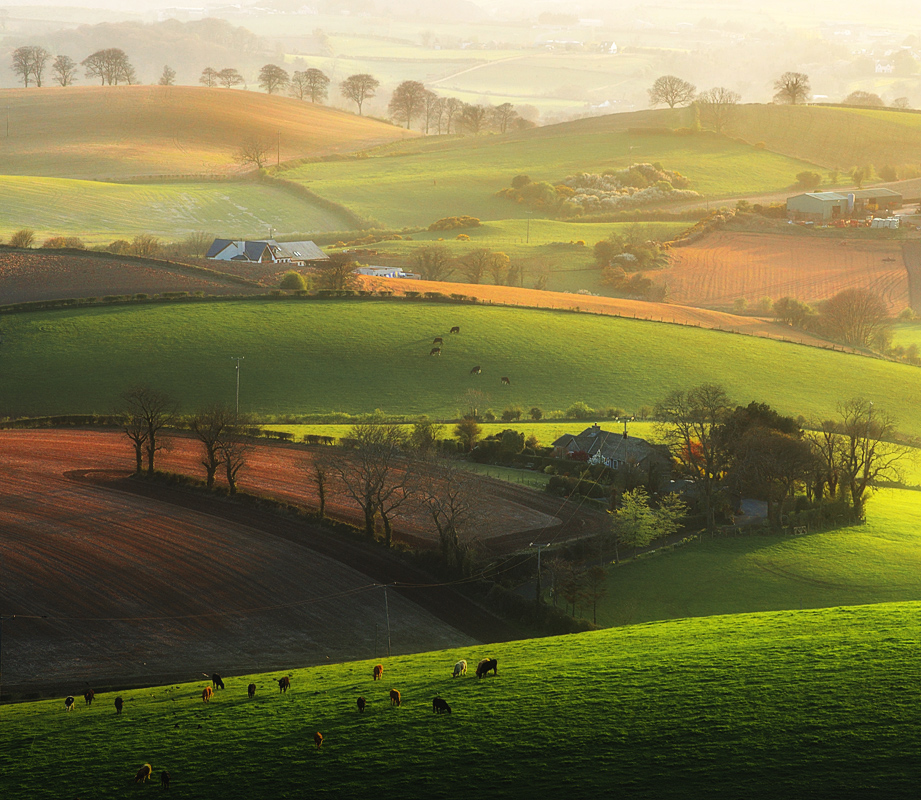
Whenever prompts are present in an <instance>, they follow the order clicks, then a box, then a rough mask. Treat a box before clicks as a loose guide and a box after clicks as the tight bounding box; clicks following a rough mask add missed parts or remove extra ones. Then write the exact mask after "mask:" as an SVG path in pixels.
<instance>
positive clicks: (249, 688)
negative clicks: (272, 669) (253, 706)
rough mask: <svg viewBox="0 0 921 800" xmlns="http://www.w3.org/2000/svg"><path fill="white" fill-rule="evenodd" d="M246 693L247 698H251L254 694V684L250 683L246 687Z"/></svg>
mask: <svg viewBox="0 0 921 800" xmlns="http://www.w3.org/2000/svg"><path fill="white" fill-rule="evenodd" d="M246 693H247V694H248V695H249V699H250V700H252V699H253V698H254V697H255V696H256V684H255V683H251V684H250V685H249V686H247V687H246Z"/></svg>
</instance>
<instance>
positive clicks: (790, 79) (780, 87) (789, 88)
mask: <svg viewBox="0 0 921 800" xmlns="http://www.w3.org/2000/svg"><path fill="white" fill-rule="evenodd" d="M811 91H812V89H811V88H810V86H809V76H808V75H804V74H803V73H802V72H785V73H784V74H783V75H781V76H780V77H779V78H778V79H777V80H776V81H774V102H775V103H789V104H790V105H796V104H797V103H805V102H806V101H807V100H809V93H810V92H811Z"/></svg>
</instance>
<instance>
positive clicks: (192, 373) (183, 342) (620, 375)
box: [0, 299, 921, 433]
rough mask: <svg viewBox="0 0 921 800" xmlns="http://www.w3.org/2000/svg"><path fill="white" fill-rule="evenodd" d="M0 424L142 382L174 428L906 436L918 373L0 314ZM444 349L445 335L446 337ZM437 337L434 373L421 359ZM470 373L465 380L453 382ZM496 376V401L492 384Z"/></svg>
mask: <svg viewBox="0 0 921 800" xmlns="http://www.w3.org/2000/svg"><path fill="white" fill-rule="evenodd" d="M2 323H3V333H4V342H3V349H2V351H0V367H2V370H3V374H4V380H3V382H2V384H0V413H2V414H4V415H7V414H19V415H38V414H57V413H92V412H99V413H106V412H109V411H110V410H111V409H112V407H113V405H114V404H115V403H116V402H117V398H118V395H119V394H120V393H121V392H122V391H124V390H125V389H126V388H127V387H130V386H132V385H134V384H137V383H139V382H145V383H148V384H150V385H152V386H155V387H156V388H158V389H160V390H162V391H165V392H167V393H168V394H170V395H172V396H174V397H175V398H176V399H177V400H179V401H180V402H181V404H182V406H183V408H184V409H185V410H186V411H193V410H195V409H197V408H200V407H203V406H204V405H206V404H208V403H212V402H216V401H221V402H225V403H230V402H233V400H234V392H235V371H234V365H235V362H233V361H232V360H231V357H232V356H244V357H245V361H244V362H243V363H242V367H241V387H240V408H241V410H243V411H247V412H252V413H255V414H321V413H328V412H343V411H344V412H347V413H352V414H356V413H370V412H373V411H374V410H375V409H377V408H380V409H382V410H384V411H385V412H388V413H394V414H428V415H430V416H434V417H451V418H455V417H458V416H460V415H461V413H463V412H464V411H465V410H466V409H467V408H468V407H469V406H468V403H469V400H468V399H467V398H466V393H467V391H468V390H469V389H477V390H480V391H481V392H483V397H482V398H481V399H480V401H479V402H480V405H481V406H491V407H493V408H495V409H497V410H501V409H503V408H505V407H506V406H508V405H513V404H517V405H519V406H521V407H522V408H523V409H528V408H530V407H531V406H532V405H536V406H540V407H541V408H544V409H565V408H568V407H569V405H570V404H572V403H573V402H575V401H577V400H583V401H585V402H587V403H588V404H589V405H591V406H592V407H596V408H597V407H608V406H619V407H621V408H623V409H625V410H627V411H628V412H633V411H635V410H636V409H637V408H639V407H640V406H642V405H653V404H654V403H655V402H656V401H657V400H658V399H660V398H661V397H662V396H663V395H664V394H666V393H667V392H668V391H670V390H672V389H677V388H686V387H689V386H693V385H696V384H698V383H700V382H703V381H713V382H718V383H722V384H724V385H725V386H726V388H727V390H728V391H729V394H730V395H731V396H732V397H733V398H734V399H735V400H737V401H738V402H740V403H743V404H745V403H748V402H749V401H750V400H752V399H756V400H759V401H762V402H767V403H770V404H771V405H773V406H775V407H776V408H777V409H778V410H780V411H781V412H783V413H787V414H793V415H797V414H803V415H804V416H806V417H807V418H820V419H824V418H826V417H828V416H830V415H831V414H832V413H833V412H834V409H835V406H836V404H837V403H838V402H839V401H841V400H842V399H846V398H850V397H853V396H855V395H863V396H865V397H867V398H868V399H871V400H873V401H874V402H876V403H877V404H878V405H879V406H880V407H883V408H887V409H890V410H891V411H892V412H893V413H894V414H895V415H896V417H897V419H898V421H899V423H900V424H901V425H902V426H903V428H904V429H905V430H906V432H909V433H918V432H921V428H919V423H918V422H917V420H916V417H915V415H913V414H912V413H911V409H912V408H914V407H915V406H916V405H917V401H918V396H919V391H921V385H919V384H921V371H919V370H918V369H917V368H916V367H912V366H909V365H906V364H896V363H891V362H886V361H881V360H876V359H870V358H866V357H862V356H857V355H850V354H845V353H840V352H832V351H826V350H821V349H818V348H812V347H804V346H800V345H793V344H790V343H783V342H777V341H772V340H766V339H760V338H757V337H752V336H740V335H736V334H730V333H724V332H714V331H708V330H704V329H699V328H691V327H686V326H678V325H668V324H661V323H654V322H645V321H639V320H629V319H621V318H615V317H602V316H595V315H588V314H574V313H570V312H558V311H540V310H527V309H515V308H501V307H488V306H482V305H453V304H452V305H448V304H439V303H429V302H406V301H393V300H391V301H386V300H330V301H324V300H300V299H293V300H284V299H280V300H253V301H237V300H233V301H214V302H180V303H175V304H149V305H125V306H110V307H97V308H84V309H65V310H59V311H53V312H33V313H27V314H11V315H7V316H5V317H4V318H3V320H2ZM454 325H459V326H460V328H461V334H460V335H457V336H447V332H448V330H449V328H450V327H451V326H454ZM434 336H445V337H446V339H445V346H444V348H443V353H442V355H441V356H440V357H431V356H429V351H430V347H431V343H432V338H433V337H434ZM473 366H480V367H481V368H482V374H480V375H471V374H470V370H471V368H472V367H473ZM506 376H507V377H509V378H510V381H511V385H510V386H502V385H500V380H499V379H500V377H506Z"/></svg>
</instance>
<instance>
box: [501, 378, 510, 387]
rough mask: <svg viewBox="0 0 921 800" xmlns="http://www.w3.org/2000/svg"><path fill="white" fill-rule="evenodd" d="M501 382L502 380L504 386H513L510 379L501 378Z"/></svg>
mask: <svg viewBox="0 0 921 800" xmlns="http://www.w3.org/2000/svg"><path fill="white" fill-rule="evenodd" d="M500 380H501V382H502V385H503V386H511V385H512V382H511V381H510V380H509V379H508V378H501V379H500Z"/></svg>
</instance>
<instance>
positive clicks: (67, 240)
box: [42, 236, 86, 250]
mask: <svg viewBox="0 0 921 800" xmlns="http://www.w3.org/2000/svg"><path fill="white" fill-rule="evenodd" d="M42 247H45V248H48V249H51V250H60V249H63V248H65V247H69V248H71V249H73V250H86V245H85V244H83V240H82V239H81V238H80V237H79V236H52V237H51V238H50V239H45V241H44V242H43V243H42Z"/></svg>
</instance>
